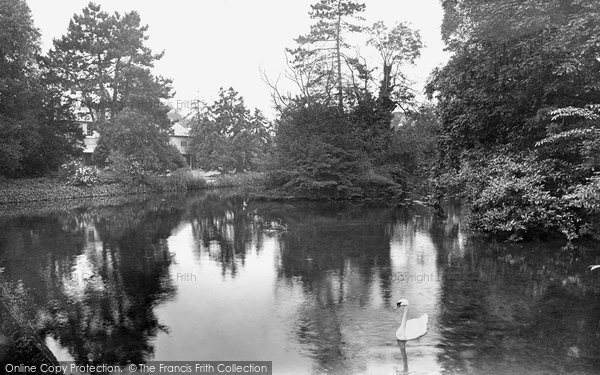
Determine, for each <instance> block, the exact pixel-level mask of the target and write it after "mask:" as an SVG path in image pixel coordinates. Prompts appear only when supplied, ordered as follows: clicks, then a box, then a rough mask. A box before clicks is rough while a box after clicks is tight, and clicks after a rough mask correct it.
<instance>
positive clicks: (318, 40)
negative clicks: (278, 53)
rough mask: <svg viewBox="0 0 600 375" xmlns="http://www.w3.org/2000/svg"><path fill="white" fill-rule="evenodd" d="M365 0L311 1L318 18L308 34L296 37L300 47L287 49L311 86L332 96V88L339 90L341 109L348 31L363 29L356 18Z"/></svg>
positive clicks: (309, 87) (326, 96) (327, 95)
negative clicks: (355, 0) (360, 1)
mask: <svg viewBox="0 0 600 375" xmlns="http://www.w3.org/2000/svg"><path fill="white" fill-rule="evenodd" d="M364 9H365V5H364V4H360V3H356V2H353V1H350V0H320V1H319V2H318V3H317V4H314V5H311V11H310V12H309V15H310V18H312V19H314V20H316V23H314V24H313V25H311V27H310V32H309V33H308V34H307V35H303V36H300V37H298V38H297V39H296V42H297V43H298V45H299V46H298V47H297V48H296V49H294V50H288V51H289V52H290V53H291V54H292V56H293V61H292V64H293V66H294V68H296V69H297V70H299V71H300V72H301V73H302V74H304V75H305V76H306V82H305V84H306V85H307V86H308V89H309V90H311V89H312V90H314V92H317V93H319V94H320V95H323V96H325V98H327V100H329V98H331V96H332V95H331V90H332V89H335V90H336V91H337V94H336V95H337V103H338V109H339V110H340V112H342V111H343V109H344V82H343V70H344V64H345V63H346V61H345V60H346V58H347V57H348V56H347V55H345V53H344V51H345V50H346V49H347V48H348V47H349V45H348V44H347V43H346V39H345V36H346V34H347V33H352V32H358V31H361V30H362V28H361V27H360V26H359V25H358V24H357V23H356V22H355V21H356V20H358V19H360V17H359V16H358V14H359V13H361V12H363V11H364Z"/></svg>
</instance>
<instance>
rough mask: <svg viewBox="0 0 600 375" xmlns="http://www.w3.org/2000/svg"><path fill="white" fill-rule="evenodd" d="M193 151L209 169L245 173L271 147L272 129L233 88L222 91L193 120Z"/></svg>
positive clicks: (253, 167)
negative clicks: (249, 108)
mask: <svg viewBox="0 0 600 375" xmlns="http://www.w3.org/2000/svg"><path fill="white" fill-rule="evenodd" d="M190 135H191V136H192V137H193V139H192V141H191V147H192V150H193V152H194V154H195V156H196V160H197V161H198V164H199V165H200V166H201V167H202V168H205V169H207V170H211V169H216V170H221V171H224V172H229V171H235V172H242V171H248V170H253V169H255V168H256V167H257V159H258V158H260V157H264V156H266V153H267V150H268V147H269V145H270V144H271V126H270V123H269V122H268V121H267V120H266V118H265V117H264V116H263V115H262V113H261V112H260V111H259V110H258V109H255V110H254V113H252V112H250V110H248V109H247V108H246V106H245V104H244V99H243V98H242V97H241V96H240V95H239V94H238V92H237V91H235V90H234V89H233V88H229V89H228V90H224V89H223V88H221V89H220V90H219V98H218V99H217V100H216V101H215V102H214V103H213V104H212V105H210V106H209V107H208V108H206V109H205V111H203V112H201V113H198V114H197V115H196V116H195V117H194V118H193V119H192V121H191V130H190Z"/></svg>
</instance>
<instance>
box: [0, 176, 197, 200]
mask: <svg viewBox="0 0 600 375" xmlns="http://www.w3.org/2000/svg"><path fill="white" fill-rule="evenodd" d="M205 187H206V181H204V180H203V179H201V178H196V177H193V176H192V175H191V174H181V173H179V174H172V175H168V176H153V177H152V178H146V179H144V180H143V181H130V182H127V183H123V182H114V181H113V182H110V183H109V182H100V183H95V184H92V185H90V186H86V185H80V186H74V185H70V184H67V183H66V182H64V181H63V180H61V179H58V178H50V177H43V178H32V179H18V180H3V181H0V204H14V203H26V202H38V201H56V200H63V199H76V198H96V197H108V196H121V195H138V194H151V193H163V192H174V191H188V190H195V189H201V188H205Z"/></svg>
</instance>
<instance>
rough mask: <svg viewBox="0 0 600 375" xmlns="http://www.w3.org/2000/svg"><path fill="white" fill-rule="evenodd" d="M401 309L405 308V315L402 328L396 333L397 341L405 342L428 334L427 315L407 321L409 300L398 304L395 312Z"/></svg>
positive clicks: (403, 300) (400, 301)
mask: <svg viewBox="0 0 600 375" xmlns="http://www.w3.org/2000/svg"><path fill="white" fill-rule="evenodd" d="M401 307H404V314H402V321H401V322H400V327H398V330H397V331H396V340H398V341H401V342H403V343H404V342H405V341H408V340H414V339H418V338H419V337H421V336H423V335H424V334H426V333H427V321H428V320H429V317H428V316H427V313H425V314H423V315H421V317H419V318H416V319H410V320H408V321H407V320H406V318H407V317H408V300H407V299H404V298H403V299H401V300H399V301H398V302H397V303H396V307H394V310H397V309H399V308H401Z"/></svg>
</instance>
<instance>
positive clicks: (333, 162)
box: [269, 0, 421, 198]
mask: <svg viewBox="0 0 600 375" xmlns="http://www.w3.org/2000/svg"><path fill="white" fill-rule="evenodd" d="M364 9H365V5H364V4H360V3H355V2H351V1H345V0H321V1H319V2H317V3H316V4H314V5H312V6H311V11H310V12H309V15H310V17H311V18H312V19H313V20H315V23H314V24H313V25H311V28H310V33H308V34H307V35H303V36H300V37H298V38H297V39H296V42H297V43H298V46H297V48H295V49H289V50H288V52H289V53H290V54H291V56H292V61H291V71H290V72H289V74H288V76H289V77H292V79H293V80H294V82H295V83H296V84H297V85H298V87H299V89H300V94H299V95H297V96H295V97H292V96H289V95H288V96H287V97H282V96H281V95H276V97H277V98H278V99H279V100H278V109H279V118H278V119H277V121H276V130H277V133H276V137H275V145H276V153H275V157H274V159H273V163H272V164H273V165H272V168H271V170H272V173H270V180H269V183H270V184H271V186H273V187H275V188H277V189H279V190H283V191H285V192H286V193H287V194H290V195H298V194H299V195H302V196H308V197H313V198H315V197H318V198H324V197H325V198H355V197H375V196H377V197H380V198H390V197H399V196H401V195H402V194H403V193H404V192H405V190H406V189H405V186H404V185H403V184H402V183H403V181H402V178H401V177H400V176H399V175H398V173H395V172H397V171H398V170H400V169H402V168H401V167H400V166H399V163H398V160H396V159H394V158H393V157H391V143H392V136H393V133H394V132H393V129H392V125H391V122H392V119H393V117H394V116H393V112H394V111H395V110H396V109H397V108H399V107H401V108H402V107H405V108H406V109H408V108H410V104H411V101H412V99H413V96H412V94H411V93H410V92H409V90H408V89H407V81H406V79H405V77H404V76H403V75H402V74H401V71H400V68H401V66H402V65H403V64H411V63H413V62H414V60H415V59H416V57H418V56H419V50H420V48H421V42H420V37H419V34H418V33H417V32H415V31H413V30H411V29H410V28H408V27H407V26H406V25H403V24H398V25H396V26H395V27H394V28H392V29H388V28H387V27H386V26H385V25H384V24H383V23H381V22H377V23H375V24H374V25H373V26H372V27H367V26H363V25H361V21H362V18H361V17H360V13H362V12H363V11H364ZM358 31H360V32H363V33H364V34H365V35H367V36H368V40H365V41H364V45H363V46H362V47H363V48H370V49H372V50H373V49H374V50H375V52H378V54H379V55H380V57H381V61H379V62H378V63H379V64H380V65H379V66H374V67H371V66H368V65H367V60H366V59H365V58H364V57H363V56H360V55H359V54H358V53H357V52H353V51H357V50H359V49H360V47H358V46H351V45H350V44H349V43H348V40H349V38H348V35H349V34H351V33H354V32H358ZM273 170H274V171H273Z"/></svg>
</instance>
